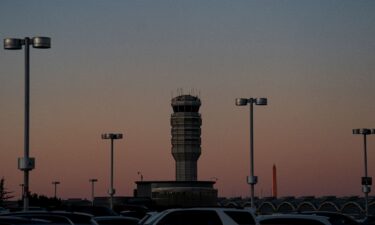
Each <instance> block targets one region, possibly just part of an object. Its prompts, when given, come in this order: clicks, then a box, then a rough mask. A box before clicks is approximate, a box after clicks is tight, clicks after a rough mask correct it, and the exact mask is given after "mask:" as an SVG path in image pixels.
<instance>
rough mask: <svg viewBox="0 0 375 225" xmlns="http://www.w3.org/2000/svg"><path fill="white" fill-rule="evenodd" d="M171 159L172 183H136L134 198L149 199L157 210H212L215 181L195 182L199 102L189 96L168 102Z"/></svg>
mask: <svg viewBox="0 0 375 225" xmlns="http://www.w3.org/2000/svg"><path fill="white" fill-rule="evenodd" d="M171 105H172V108H173V113H172V115H171V126H172V129H171V135H172V140H171V142H172V155H173V158H174V159H175V161H176V168H175V169H176V181H138V182H136V184H137V190H135V196H136V197H143V198H144V197H147V198H151V200H153V201H154V202H155V204H156V205H158V206H163V207H194V206H216V205H217V190H216V189H214V187H213V186H214V184H215V181H198V166H197V161H198V158H199V156H200V155H201V125H202V119H201V115H200V113H199V112H198V111H199V107H200V106H201V101H200V99H199V98H198V97H196V96H192V95H180V96H177V97H175V98H173V99H172V102H171Z"/></svg>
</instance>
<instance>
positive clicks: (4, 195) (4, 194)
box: [0, 177, 14, 206]
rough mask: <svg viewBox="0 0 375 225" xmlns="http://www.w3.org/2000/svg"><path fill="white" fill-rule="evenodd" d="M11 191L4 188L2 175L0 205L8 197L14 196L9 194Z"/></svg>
mask: <svg viewBox="0 0 375 225" xmlns="http://www.w3.org/2000/svg"><path fill="white" fill-rule="evenodd" d="M12 193H13V192H11V191H7V189H6V188H5V179H4V177H2V178H1V179H0V206H3V205H4V202H5V201H6V200H8V199H11V198H13V197H14V196H13V195H11V194H12Z"/></svg>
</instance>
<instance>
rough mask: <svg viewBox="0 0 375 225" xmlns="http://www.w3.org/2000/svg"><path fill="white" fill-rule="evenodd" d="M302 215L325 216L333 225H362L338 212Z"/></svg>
mask: <svg viewBox="0 0 375 225" xmlns="http://www.w3.org/2000/svg"><path fill="white" fill-rule="evenodd" d="M301 214H309V215H317V216H325V217H327V218H328V221H329V222H330V223H331V224H332V225H360V223H358V222H357V221H356V220H354V219H353V218H352V217H350V216H347V215H345V214H342V213H338V212H325V211H305V212H301Z"/></svg>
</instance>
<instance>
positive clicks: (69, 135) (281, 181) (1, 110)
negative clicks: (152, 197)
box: [0, 0, 375, 198]
mask: <svg viewBox="0 0 375 225" xmlns="http://www.w3.org/2000/svg"><path fill="white" fill-rule="evenodd" d="M374 12H375V1H372V0H368V1H365V0H363V1H358V0H351V1H348V0H332V1H326V0H309V1H307V0H294V1H292V0H290V1H289V0H278V1H277V0H273V1H271V0H246V1H243V0H236V1H230V0H227V1H223V0H184V1H182V0H152V1H150V0H133V1H119V0H101V1H99V0H80V1H74V0H66V1H61V0H60V1H58V0H52V1H51V0H34V1H21V0H1V1H0V37H1V41H2V40H3V39H4V38H7V37H16V38H24V37H26V36H30V37H33V36H48V37H51V39H52V48H51V49H48V50H43V49H42V50H41V49H31V128H30V132H31V136H30V155H31V156H32V157H35V158H36V169H35V170H33V171H32V172H31V185H30V188H31V191H32V192H34V193H38V194H43V195H47V196H52V195H53V185H52V184H51V182H52V181H54V180H59V181H60V182H61V184H60V185H59V187H58V195H59V196H60V197H63V198H78V197H82V198H89V197H90V191H89V190H90V189H89V188H90V184H89V179H90V178H97V179H98V180H99V182H98V183H97V184H96V194H97V195H100V196H104V195H106V193H107V190H108V184H109V162H110V159H109V147H110V143H109V141H106V140H102V139H101V134H102V133H105V132H122V133H124V139H122V140H118V141H116V142H115V188H116V190H117V195H121V196H123V195H132V193H133V189H134V188H135V181H137V180H139V179H140V177H139V175H138V174H137V172H138V171H140V172H141V173H142V174H143V176H144V179H145V180H174V177H175V172H174V169H175V164H174V160H173V157H172V155H171V144H170V139H171V134H170V123H169V120H170V114H171V113H172V108H171V106H170V103H171V102H170V101H171V97H172V96H176V95H177V90H178V89H180V88H182V89H183V90H184V93H186V94H188V93H191V90H194V93H195V94H197V93H199V96H200V98H201V100H202V106H201V110H200V112H201V114H202V119H203V125H202V155H201V157H200V159H199V161H198V170H199V172H198V179H199V180H212V179H213V177H216V178H218V181H217V184H216V185H215V187H216V188H218V189H219V196H226V197H232V196H243V197H245V196H249V186H248V185H247V184H246V176H248V175H249V109H248V107H237V106H235V101H234V100H235V98H238V97H267V98H268V101H269V105H268V106H262V107H261V106H257V107H255V113H254V120H255V126H254V130H255V135H254V137H255V175H257V176H258V177H259V183H258V184H257V186H256V195H258V196H270V195H271V181H272V165H273V164H276V167H277V171H278V187H279V190H278V192H279V195H280V196H291V195H292V196H305V195H315V196H324V195H337V196H348V195H362V192H361V184H360V177H362V176H363V173H364V168H363V167H364V166H363V139H362V137H361V136H354V135H352V129H353V128H375V13H374ZM23 113H24V51H20V50H19V51H8V50H4V49H3V47H1V50H0V177H4V178H5V180H6V186H7V188H8V189H9V190H10V191H14V194H15V195H16V197H19V194H20V192H21V188H20V187H19V184H21V183H22V179H23V173H21V172H20V171H19V170H18V169H17V158H18V157H22V156H23V142H24V141H23V131H24V120H23ZM368 164H369V168H368V169H369V170H368V171H369V176H375V135H372V136H369V137H368Z"/></svg>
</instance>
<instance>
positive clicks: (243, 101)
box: [236, 98, 267, 208]
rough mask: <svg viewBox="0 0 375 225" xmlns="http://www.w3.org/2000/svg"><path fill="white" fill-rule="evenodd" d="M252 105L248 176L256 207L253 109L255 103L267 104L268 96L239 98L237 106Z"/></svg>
mask: <svg viewBox="0 0 375 225" xmlns="http://www.w3.org/2000/svg"><path fill="white" fill-rule="evenodd" d="M247 104H249V105H250V176H248V177H247V183H248V184H249V185H250V188H251V208H255V203H254V187H255V184H256V183H257V182H258V177H257V176H254V128H253V114H254V113H253V111H254V104H255V105H267V98H248V99H247V98H237V99H236V105H237V106H246V105H247Z"/></svg>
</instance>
